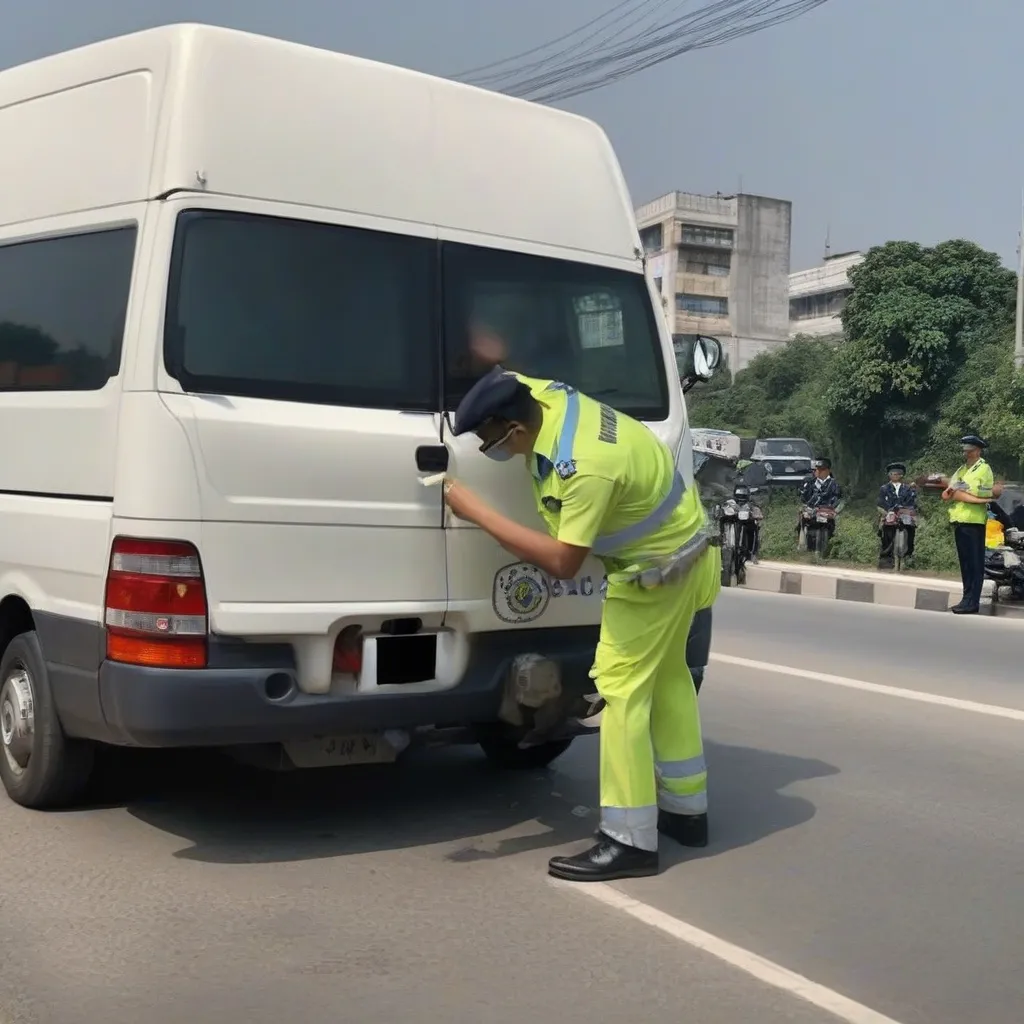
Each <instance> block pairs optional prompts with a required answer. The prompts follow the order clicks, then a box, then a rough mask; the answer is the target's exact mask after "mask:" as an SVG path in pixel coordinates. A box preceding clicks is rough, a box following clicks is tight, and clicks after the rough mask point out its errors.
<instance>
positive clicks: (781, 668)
mask: <svg viewBox="0 0 1024 1024" xmlns="http://www.w3.org/2000/svg"><path fill="white" fill-rule="evenodd" d="M711 661H712V662H717V663H718V664H720V665H735V666H736V667H737V668H750V669H755V670H756V671H758V672H771V673H773V674H774V675H779V676H793V677H795V678H797V679H811V680H813V681H814V682H816V683H827V684H828V685H829V686H844V687H846V689H848V690H863V691H864V692H866V693H880V694H882V695H883V696H885V697H899V698H900V699H901V700H914V701H917V702H918V703H919V704H935V705H937V706H939V707H943V708H953V709H955V710H956V711H970V712H972V713H973V714H975V715H990V716H992V717H993V718H1009V719H1012V720H1013V721H1015V722H1024V710H1020V709H1019V708H1005V707H1003V706H1002V705H1000V704H980V703H979V702H978V701H974V700H960V698H959V697H943V696H942V695H941V694H938V693H925V692H922V691H921V690H906V689H904V688H903V687H901V686H885V685H883V684H882V683H869V682H867V681H866V680H864V679H849V678H847V677H846V676H832V675H829V674H828V673H827V672H814V671H812V670H811V669H807V668H794V667H793V666H792V665H775V664H773V663H772V662H770V661H754V660H753V659H751V658H737V657H735V656H734V655H732V654H712V655H711Z"/></svg>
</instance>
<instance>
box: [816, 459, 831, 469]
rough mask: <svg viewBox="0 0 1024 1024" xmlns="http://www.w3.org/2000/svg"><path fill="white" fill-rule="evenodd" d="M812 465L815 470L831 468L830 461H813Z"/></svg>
mask: <svg viewBox="0 0 1024 1024" xmlns="http://www.w3.org/2000/svg"><path fill="white" fill-rule="evenodd" d="M813 465H814V468H815V469H831V468H832V460H831V459H815V460H814V463H813Z"/></svg>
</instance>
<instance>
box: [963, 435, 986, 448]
mask: <svg viewBox="0 0 1024 1024" xmlns="http://www.w3.org/2000/svg"><path fill="white" fill-rule="evenodd" d="M960 443H961V444H962V445H963V446H964V447H965V448H966V447H971V448H987V447H988V442H987V441H983V440H982V439H981V438H980V437H978V435H977V434H965V435H964V436H963V437H961V438H960Z"/></svg>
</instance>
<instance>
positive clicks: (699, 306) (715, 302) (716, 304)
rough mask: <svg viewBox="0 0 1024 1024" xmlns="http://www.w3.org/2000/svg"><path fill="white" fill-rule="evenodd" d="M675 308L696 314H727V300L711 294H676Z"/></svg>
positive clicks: (682, 311)
mask: <svg viewBox="0 0 1024 1024" xmlns="http://www.w3.org/2000/svg"><path fill="white" fill-rule="evenodd" d="M676 309H677V310H679V311H680V312H681V313H694V314H696V315H697V316H728V315H729V300H728V299H722V298H716V297H714V296H711V295H677V296H676Z"/></svg>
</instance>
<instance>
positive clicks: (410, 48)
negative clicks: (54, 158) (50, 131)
mask: <svg viewBox="0 0 1024 1024" xmlns="http://www.w3.org/2000/svg"><path fill="white" fill-rule="evenodd" d="M610 6H612V3H611V0H557V2H556V0H514V2H512V0H369V2H365V3H356V2H354V0H347V2H346V0H29V2H25V0H0V67H6V66H9V65H11V64H17V63H21V62H22V61H26V60H31V59H33V58H35V57H40V56H43V55H45V54H48V53H52V52H55V51H58V50H63V49H67V48H69V47H72V46H75V45H79V44H82V43H86V42H91V41H93V40H96V39H102V38H104V37H107V36H111V35H117V34H120V33H123V32H128V31H132V30H135V29H139V28H144V27H149V26H153V25H159V24H165V23H169V22H175V21H205V22H211V23H216V24H221V25H229V26H232V27H235V28H242V29H247V30H249V31H253V32H262V33H265V34H268V35H275V36H280V37H283V38H288V39H294V40H297V41H300V42H304V43H311V44H314V45H319V46H324V47H328V48H330V49H336V50H342V51H346V52H350V53H355V54H359V55H361V56H365V57H371V58H374V59H378V60H384V61H388V62H391V63H395V64H404V65H407V66H409V67H415V68H419V69H421V70H424V71H429V72H433V73H439V74H444V73H450V72H457V71H460V70H462V69H464V68H466V67H471V66H475V65H478V64H481V63H484V62H486V61H487V60H492V59H496V58H499V57H503V56H506V55H508V54H510V53H513V52H517V51H519V50H522V49H525V48H527V47H528V46H531V45H534V44H537V43H539V42H542V41H544V40H546V39H547V38H549V37H551V36H554V35H558V34H560V33H561V32H564V31H566V30H568V29H570V28H572V27H573V26H575V25H577V24H579V23H581V22H583V21H585V20H587V19H588V18H591V17H594V16H595V15H597V14H599V13H601V12H603V11H604V10H605V9H607V8H608V7H610ZM1022 50H1024V0H973V2H971V3H967V2H965V0H829V2H828V3H826V4H825V6H824V7H821V8H819V9H817V10H816V11H813V12H812V13H811V14H809V15H806V16H805V17H803V18H801V19H800V20H798V21H795V22H792V23H790V24H788V25H783V26H781V27H778V28H773V29H769V30H767V31H765V32H762V33H758V34H756V35H753V36H750V37H747V38H745V39H741V40H739V41H738V42H735V43H730V44H728V45H726V46H724V47H721V48H719V49H714V50H707V51H703V52H700V53H694V54H687V55H684V56H682V57H680V58H678V59H676V60H674V61H670V62H668V63H666V64H664V65H662V66H661V67H660V68H656V69H654V70H652V71H648V72H643V73H641V74H639V75H636V76H634V77H633V78H630V79H627V80H626V81H625V82H622V83H620V84H618V85H614V86H611V87H610V88H607V89H602V90H600V91H598V92H595V93H591V94H590V95H588V96H583V97H580V98H579V99H576V100H573V101H570V103H569V104H567V106H569V107H570V109H573V110H575V111H578V112H579V113H582V114H586V115H587V116H589V117H593V118H595V119H596V120H598V121H600V122H601V124H603V125H604V127H605V129H606V130H607V131H608V133H609V134H610V136H611V138H612V141H613V142H614V144H615V146H616V148H617V150H618V153H619V158H620V160H621V161H622V164H623V167H624V168H625V172H626V177H627V179H628V181H629V185H630V189H631V191H632V193H633V198H634V200H635V201H636V202H637V203H640V202H643V201H646V200H648V199H652V198H654V197H655V196H657V195H660V194H662V193H664V192H668V191H671V190H672V189H681V190H686V191H693V192H716V191H722V192H732V191H735V190H736V189H737V187H738V185H739V183H740V181H741V180H742V185H743V188H744V190H746V191H748V192H758V193H761V194H764V195H770V196H780V197H783V198H786V199H791V200H792V201H793V268H794V269H798V268H801V267H805V266H810V265H813V264H814V263H816V262H818V260H819V259H820V257H821V254H822V250H823V247H824V241H825V232H826V228H827V227H829V226H831V238H832V248H833V252H837V251H841V250H844V249H857V248H866V247H868V246H871V245H875V244H878V243H880V242H883V241H886V240H887V239H890V238H911V239H916V240H918V241H921V242H924V243H932V242H935V241H939V240H941V239H943V238H950V237H966V238H971V239H974V240H975V241H977V242H979V243H980V244H982V245H984V246H985V247H986V248H990V249H994V250H996V251H997V252H999V253H1000V255H1001V256H1002V257H1003V258H1004V260H1006V261H1007V262H1009V263H1010V264H1011V265H1014V263H1015V259H1016V257H1015V255H1014V251H1015V248H1016V245H1017V232H1018V227H1019V223H1020V190H1021V185H1022V184H1024V159H1022V156H1024V147H1022V138H1024V136H1022V125H1021V124H1020V123H1019V122H1020V120H1021V118H1020V109H1021V98H1020V95H1019V94H1018V91H1019V90H1021V80H1020V78H1019V77H1018V76H1019V75H1020V74H1021V71H1020V68H1021V64H1022V62H1021V53H1022ZM1015 68H1017V69H1018V70H1016V71H1015V70H1014V69H1015ZM1015 97H1017V98H1015ZM0 145H2V140H0Z"/></svg>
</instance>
